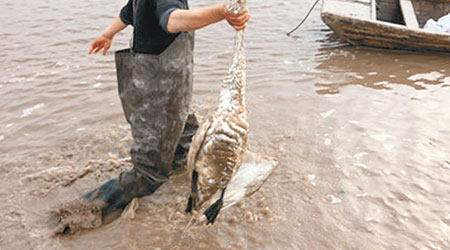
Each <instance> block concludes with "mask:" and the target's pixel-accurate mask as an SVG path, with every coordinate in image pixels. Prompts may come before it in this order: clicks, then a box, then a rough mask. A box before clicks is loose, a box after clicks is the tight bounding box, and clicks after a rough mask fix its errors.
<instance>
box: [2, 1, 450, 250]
mask: <svg viewBox="0 0 450 250" xmlns="http://www.w3.org/2000/svg"><path fill="white" fill-rule="evenodd" d="M190 2H191V7H193V8H197V7H201V6H208V5H209V4H210V2H208V1H201V0H198V1H196V0H191V1H190ZM122 4H124V1H122V2H120V1H119V2H114V3H111V2H109V1H108V2H107V1H104V0H101V1H94V2H92V1H75V2H74V1H67V0H59V1H56V0H50V1H40V2H37V1H33V2H25V1H23V0H18V1H14V2H11V1H8V2H4V3H0V6H1V8H2V10H3V9H5V10H7V11H6V12H5V13H4V14H5V15H6V18H4V25H3V26H2V29H1V30H0V45H2V48H4V50H2V51H0V59H2V60H1V61H0V68H2V69H4V73H3V75H1V76H0V96H1V97H2V98H0V107H1V109H0V110H1V112H2V113H1V114H2V115H1V116H0V152H1V154H0V172H1V173H2V174H1V175H0V199H1V200H2V201H3V202H2V204H0V216H1V218H2V220H1V221H0V228H2V229H3V230H1V231H0V249H149V248H150V249H158V248H159V249H326V250H329V249H374V250H375V249H376V250H380V249H386V250H391V249H420V250H422V249H449V248H450V237H449V232H450V208H449V206H448V204H450V199H449V198H448V197H449V196H448V193H449V191H450V183H449V180H450V154H449V151H448V148H450V129H449V124H450V111H449V108H448V107H450V98H449V97H450V92H449V86H450V82H449V81H450V67H449V62H450V57H449V56H448V55H445V54H430V53H427V54H423V53H410V52H399V51H384V50H374V49H366V48H355V47H352V46H348V45H347V44H346V43H342V42H341V41H340V40H339V39H338V38H337V37H336V36H334V35H333V33H332V32H331V31H329V30H328V29H327V28H326V26H325V25H324V24H323V23H322V21H321V20H320V17H319V12H320V8H317V9H315V10H314V11H313V12H312V14H311V16H310V18H309V19H308V20H307V22H305V24H304V25H303V26H302V27H301V28H300V29H299V30H298V31H297V32H295V33H294V34H293V38H292V37H287V36H286V35H285V33H286V32H287V31H289V30H290V29H291V28H292V26H293V24H296V23H298V21H299V19H300V17H302V16H304V14H306V11H307V10H309V7H310V5H311V3H308V2H304V1H282V0H270V1H266V2H264V3H261V2H251V1H249V5H250V10H251V11H252V21H251V22H250V24H249V28H248V30H247V33H246V53H247V58H248V63H247V64H248V70H247V77H248V81H247V82H248V88H247V93H246V95H247V96H246V98H247V103H248V110H249V122H250V140H249V143H250V149H251V150H253V151H257V152H260V153H263V154H267V155H271V156H276V157H277V158H278V159H279V162H280V165H279V167H278V169H277V171H276V172H275V173H274V174H273V176H272V177H271V178H270V179H269V180H268V182H267V183H266V184H265V185H264V186H263V187H262V189H261V190H260V191H259V192H258V193H256V194H255V195H254V196H253V197H251V198H250V199H248V200H245V201H243V202H242V203H241V204H239V205H238V206H235V207H233V208H230V209H229V210H226V211H224V213H223V214H221V215H220V216H219V218H218V221H217V222H216V224H215V225H214V227H205V226H203V225H196V224H195V223H191V218H190V217H186V215H185V213H184V212H183V210H184V206H185V203H186V197H187V191H188V189H189V187H188V182H187V181H186V178H187V177H186V176H185V174H184V173H183V172H180V173H177V174H176V175H175V176H174V177H173V178H172V179H171V180H170V181H169V182H168V183H166V184H165V185H163V186H162V187H161V188H160V189H159V190H158V191H157V192H156V193H155V194H154V195H152V196H151V197H146V198H144V199H143V200H142V203H141V206H140V208H139V209H138V211H137V214H136V218H135V219H124V220H118V221H116V222H114V223H111V224H109V225H107V226H105V227H102V228H99V229H96V230H92V231H88V232H83V233H81V234H79V235H75V236H71V237H66V238H52V237H49V236H48V232H49V231H48V229H47V224H46V219H47V218H46V213H47V211H48V210H49V209H50V208H52V207H53V206H55V205H57V204H58V203H60V202H63V201H65V200H70V199H72V198H73V197H78V196H79V195H80V194H82V193H84V192H86V191H88V190H90V189H91V188H93V187H95V186H97V185H99V184H101V183H102V182H104V181H105V180H107V179H109V178H112V177H115V176H117V174H118V173H119V172H120V171H121V170H122V169H124V168H128V167H130V164H129V160H128V158H127V157H128V149H129V145H130V143H131V135H130V131H129V127H128V125H127V124H126V122H125V120H124V119H123V115H122V109H121V106H120V103H119V98H118V96H117V89H116V80H115V72H114V62H113V57H112V53H111V54H109V55H107V56H106V57H102V56H90V57H89V56H87V55H86V54H87V49H88V46H89V43H90V41H91V39H93V38H95V37H96V36H97V35H98V34H99V33H100V32H101V30H103V28H104V27H105V26H106V25H108V24H109V22H110V21H111V20H112V19H113V18H114V15H115V13H117V11H118V10H119V9H120V7H121V5H122ZM17 13H20V15H17ZM22 17H26V18H22ZM130 31H131V30H130V29H127V30H126V31H125V32H124V33H123V34H119V35H118V36H117V37H116V41H115V43H114V44H113V48H112V50H116V49H121V48H124V47H125V46H127V44H128V42H129V35H130ZM232 38H233V32H231V30H230V29H229V27H228V26H227V24H226V23H220V24H216V25H214V26H211V27H208V28H205V29H204V30H201V31H198V32H197V33H196V52H195V84H194V102H193V108H194V109H195V110H196V112H197V113H198V114H199V115H200V116H204V115H205V114H206V113H207V112H208V111H210V110H211V109H212V108H213V107H215V106H216V104H217V97H218V90H219V88H220V84H221V82H222V80H223V78H224V76H225V74H226V72H227V69H228V66H229V63H230V60H231V59H230V58H231V52H232V50H231V48H232Z"/></svg>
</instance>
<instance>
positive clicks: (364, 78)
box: [315, 46, 450, 94]
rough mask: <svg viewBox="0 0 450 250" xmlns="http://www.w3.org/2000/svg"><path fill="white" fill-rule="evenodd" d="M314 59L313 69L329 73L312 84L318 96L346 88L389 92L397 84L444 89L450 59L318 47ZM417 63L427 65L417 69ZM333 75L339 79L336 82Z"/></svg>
mask: <svg viewBox="0 0 450 250" xmlns="http://www.w3.org/2000/svg"><path fill="white" fill-rule="evenodd" d="M316 57H317V58H320V60H319V62H320V64H319V65H318V66H317V67H316V69H317V70H319V71H321V72H322V73H324V74H326V73H329V74H328V75H325V76H322V77H321V79H320V80H321V81H320V82H318V83H316V84H315V86H316V87H317V91H316V92H317V93H318V94H337V93H339V91H340V89H341V88H342V87H345V86H348V85H360V86H363V87H368V88H372V89H379V90H391V89H392V85H393V84H400V85H407V86H410V87H413V88H414V89H416V90H426V89H427V85H438V86H441V87H446V86H448V83H449V79H450V78H449V77H448V75H446V73H448V70H449V67H448V60H450V56H448V55H447V54H432V53H430V54H429V55H426V54H425V55H424V54H420V53H413V52H400V51H386V50H378V49H368V48H358V49H355V47H353V46H342V47H340V48H320V49H319V53H318V54H317V55H316ZM418 61H420V62H430V64H427V63H425V64H424V65H419V66H420V68H419V67H418V65H417V62H418ZM418 68H419V69H418ZM380 69H381V70H380ZM336 76H339V77H342V79H339V78H338V79H336Z"/></svg>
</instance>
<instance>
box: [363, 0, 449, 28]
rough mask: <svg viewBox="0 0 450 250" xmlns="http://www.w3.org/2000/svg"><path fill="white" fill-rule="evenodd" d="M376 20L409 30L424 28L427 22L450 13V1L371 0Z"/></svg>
mask: <svg viewBox="0 0 450 250" xmlns="http://www.w3.org/2000/svg"><path fill="white" fill-rule="evenodd" d="M371 3H372V8H373V6H374V5H375V6H376V12H375V13H376V19H377V20H380V21H386V22H391V23H396V24H402V25H406V26H407V27H408V28H423V26H424V25H425V23H426V21H427V20H428V19H430V18H433V19H434V20H435V21H437V20H438V19H439V18H440V17H442V16H444V15H446V14H448V13H450V0H371ZM375 13H374V14H375Z"/></svg>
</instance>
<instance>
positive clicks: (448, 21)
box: [423, 13, 450, 33]
mask: <svg viewBox="0 0 450 250" xmlns="http://www.w3.org/2000/svg"><path fill="white" fill-rule="evenodd" d="M423 28H424V29H426V30H432V31H439V32H446V33H450V13H448V14H447V15H445V16H443V17H441V18H439V19H438V21H437V22H436V21H434V20H433V19H432V18H430V19H428V21H427V22H426V23H425V26H424V27H423Z"/></svg>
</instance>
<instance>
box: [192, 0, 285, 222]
mask: <svg viewBox="0 0 450 250" xmlns="http://www.w3.org/2000/svg"><path fill="white" fill-rule="evenodd" d="M228 11H229V12H231V13H234V14H239V13H242V12H245V11H247V3H246V0H230V3H229V5H228ZM244 32H245V31H244V30H240V31H237V33H236V36H235V42H234V43H235V44H234V53H233V61H232V64H231V67H230V69H229V72H228V75H227V77H226V78H225V80H224V82H223V84H222V88H221V91H220V100H219V105H218V107H217V109H216V111H215V112H214V113H213V114H212V115H210V116H209V117H208V118H207V119H206V121H205V122H204V123H203V124H202V125H201V126H200V128H199V130H198V131H197V133H196V134H195V136H194V137H193V140H192V144H191V147H190V149H189V153H188V157H187V166H188V171H189V173H190V174H191V192H190V196H189V200H188V205H187V208H186V211H187V212H191V211H192V210H193V209H195V210H197V209H199V208H201V207H202V204H204V203H205V202H209V201H214V203H212V204H209V207H208V208H207V209H206V211H205V212H204V215H205V216H206V217H207V220H208V222H207V224H209V223H214V221H215V219H216V217H217V215H218V213H219V211H220V210H221V209H222V208H226V207H229V206H231V205H233V204H234V203H236V202H237V201H239V200H241V199H242V198H243V197H245V196H249V195H251V194H253V193H254V192H256V191H257V190H258V189H259V188H260V187H261V185H262V184H263V183H264V182H265V181H266V179H267V178H268V177H269V175H270V174H271V173H272V171H273V170H274V168H275V167H276V166H277V164H278V163H277V160H276V159H275V158H272V157H268V156H261V155H259V154H256V153H252V152H249V151H248V128H249V124H248V118H247V107H246V104H245V87H246V74H245V66H246V61H245V52H244Z"/></svg>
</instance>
